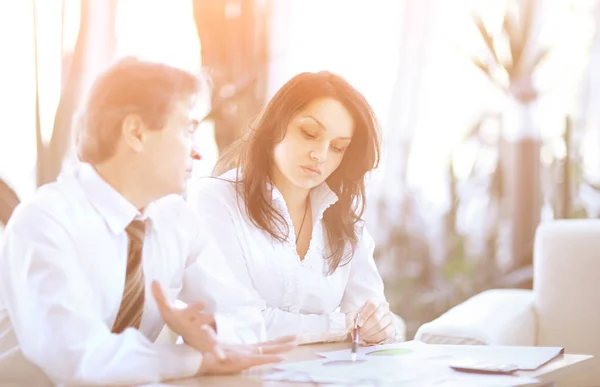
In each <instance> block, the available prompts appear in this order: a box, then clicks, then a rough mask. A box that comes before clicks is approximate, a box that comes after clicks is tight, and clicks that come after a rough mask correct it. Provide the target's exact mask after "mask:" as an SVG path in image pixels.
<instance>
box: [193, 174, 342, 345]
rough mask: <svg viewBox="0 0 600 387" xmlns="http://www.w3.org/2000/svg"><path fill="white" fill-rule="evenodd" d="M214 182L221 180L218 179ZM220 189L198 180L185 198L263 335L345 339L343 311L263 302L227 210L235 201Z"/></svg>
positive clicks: (307, 339)
mask: <svg viewBox="0 0 600 387" xmlns="http://www.w3.org/2000/svg"><path fill="white" fill-rule="evenodd" d="M218 183H219V184H223V182H221V181H219V182H218ZM224 191H225V190H224V189H223V186H222V185H218V184H201V185H199V186H198V187H196V189H195V190H194V191H193V192H191V194H190V196H189V197H188V200H189V201H190V203H191V204H192V205H193V206H194V208H195V210H196V211H197V213H198V214H200V216H201V217H202V218H203V224H204V225H205V226H204V228H205V231H204V234H205V235H207V236H208V237H209V238H210V239H212V240H213V241H214V243H215V244H216V245H217V246H218V248H219V250H220V253H221V254H222V255H221V256H222V262H223V263H224V264H225V265H226V266H228V267H229V268H230V270H231V272H232V273H233V275H234V276H235V278H236V284H239V286H241V287H242V288H243V289H244V293H243V294H244V297H245V298H247V300H248V302H249V303H252V304H253V305H254V306H255V307H256V308H258V309H259V311H260V312H261V314H262V318H263V320H264V324H265V328H266V333H267V337H268V338H269V339H273V338H277V337H281V336H287V335H295V336H297V338H298V342H299V343H311V342H323V341H340V340H344V339H346V338H347V336H348V331H347V329H346V321H345V314H344V313H339V312H332V313H327V314H302V313H294V312H288V311H285V310H282V309H280V308H273V307H269V306H267V305H266V302H265V301H264V299H263V298H262V297H261V296H260V294H259V293H258V291H257V290H256V288H255V287H254V285H253V284H252V279H251V277H250V274H249V272H248V268H247V266H246V257H245V256H244V252H243V250H242V247H241V244H240V239H239V238H240V234H239V232H238V230H237V228H236V224H235V222H234V218H233V217H232V212H231V211H234V210H235V209H236V207H235V206H237V202H236V200H235V198H234V197H233V195H232V194H231V193H229V192H224ZM230 295H236V293H230Z"/></svg>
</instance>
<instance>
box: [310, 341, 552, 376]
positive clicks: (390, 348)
mask: <svg viewBox="0 0 600 387" xmlns="http://www.w3.org/2000/svg"><path fill="white" fill-rule="evenodd" d="M562 353H563V348H560V347H512V346H487V345H445V344H444V345H437V344H425V343H423V342H420V341H407V342H404V343H397V344H386V345H376V346H372V347H361V348H359V349H358V352H357V358H358V359H365V358H372V357H377V358H384V357H388V358H389V357H393V358H398V359H400V358H407V359H413V360H416V359H421V360H423V361H426V360H427V359H429V360H434V359H438V360H441V359H444V358H445V359H475V360H478V361H485V362H490V363H498V364H514V365H515V366H517V367H518V368H519V369H520V370H523V371H530V370H535V369H538V368H539V367H541V366H542V365H544V364H546V363H547V362H549V361H550V360H552V359H554V358H555V357H557V356H558V355H560V354H562ZM318 355H320V356H323V357H325V358H327V359H330V360H347V359H350V349H344V350H341V351H333V352H321V353H319V354H318Z"/></svg>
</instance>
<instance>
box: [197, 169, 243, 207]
mask: <svg viewBox="0 0 600 387" xmlns="http://www.w3.org/2000/svg"><path fill="white" fill-rule="evenodd" d="M240 184H241V176H240V175H238V173H237V171H236V170H235V169H232V170H230V171H227V172H225V173H224V174H222V175H220V176H206V177H201V178H199V179H198V180H196V181H194V182H193V183H192V184H191V186H190V191H189V196H190V197H192V198H196V199H203V200H210V199H218V200H225V201H229V200H232V199H236V196H237V192H239V190H240Z"/></svg>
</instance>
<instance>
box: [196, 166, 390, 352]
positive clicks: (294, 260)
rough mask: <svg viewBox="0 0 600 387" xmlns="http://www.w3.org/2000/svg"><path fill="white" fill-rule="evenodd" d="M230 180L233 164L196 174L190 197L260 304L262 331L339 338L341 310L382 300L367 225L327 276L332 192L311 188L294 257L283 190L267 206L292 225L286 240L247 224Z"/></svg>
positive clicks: (322, 187) (314, 338) (274, 192)
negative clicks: (304, 236) (301, 250)
mask: <svg viewBox="0 0 600 387" xmlns="http://www.w3.org/2000/svg"><path fill="white" fill-rule="evenodd" d="M235 178H236V173H235V170H232V171H229V172H227V173H225V174H224V175H222V176H221V177H220V178H202V179H200V180H198V181H197V183H196V185H195V187H193V188H192V189H191V190H190V195H189V196H188V200H189V201H190V203H191V204H192V205H193V206H195V207H196V208H197V209H198V211H199V213H200V216H201V217H204V218H205V220H206V222H204V224H205V225H206V226H207V229H206V230H205V232H206V233H207V234H209V235H210V236H211V237H212V238H213V239H214V240H215V242H216V243H217V245H218V246H219V247H220V248H221V250H222V252H223V253H224V254H223V256H224V257H225V259H226V260H227V263H228V264H229V266H230V267H231V269H232V270H233V271H234V273H235V275H236V276H237V277H238V278H239V280H240V281H241V283H242V284H243V285H244V286H246V287H247V288H248V289H249V290H250V291H251V293H252V294H253V295H254V296H255V297H256V299H257V300H260V301H261V302H262V314H263V316H264V318H265V322H266V327H267V333H268V336H269V337H271V338H274V337H279V336H283V335H297V336H298V339H299V341H301V342H303V343H308V342H319V341H339V340H344V339H345V338H346V337H347V334H348V331H347V328H346V322H345V313H348V312H355V311H357V310H359V309H360V307H362V305H363V304H364V303H365V302H366V301H367V300H369V299H380V300H384V299H385V296H384V292H383V282H382V280H381V276H380V275H379V273H378V271H377V268H376V266H375V262H374V260H373V250H374V246H375V245H374V242H373V239H372V238H371V236H370V235H369V233H368V232H367V230H366V229H365V228H362V231H361V232H360V237H359V241H358V245H357V247H356V250H355V252H354V256H353V257H352V259H351V260H350V262H349V263H347V264H346V265H343V266H340V267H338V268H337V269H336V271H335V272H334V273H333V274H332V275H328V274H327V271H328V263H327V261H326V260H325V257H326V254H325V235H326V234H325V233H324V229H323V221H322V218H323V213H324V212H325V210H326V209H327V208H328V207H329V206H331V205H332V204H334V203H335V202H336V201H337V200H338V198H337V196H336V194H335V193H334V192H333V191H331V189H330V188H329V187H328V186H327V184H325V183H323V184H322V185H320V186H319V187H316V188H315V189H313V190H312V192H311V194H310V200H311V206H312V219H313V231H312V239H311V242H310V245H309V249H308V252H307V253H306V255H305V258H304V260H300V257H299V256H298V254H297V252H296V241H295V233H294V226H293V224H292V221H291V218H290V215H289V212H288V210H287V207H286V204H285V201H284V198H283V196H282V195H281V193H280V192H279V191H278V190H277V189H276V188H275V187H273V189H272V204H273V206H274V207H275V208H276V209H277V210H278V211H279V212H280V213H281V214H282V215H283V216H284V218H285V220H286V221H287V223H288V225H289V228H290V233H289V237H288V239H287V240H286V241H285V242H279V241H277V240H275V239H273V238H272V237H271V236H270V235H269V234H268V233H266V232H264V231H263V230H261V229H259V228H258V227H256V226H255V225H253V224H252V223H251V221H250V220H249V218H248V216H247V214H246V209H245V206H244V201H243V200H242V198H241V196H238V195H236V189H235V184H234V183H232V181H234V180H235ZM225 180H229V181H225Z"/></svg>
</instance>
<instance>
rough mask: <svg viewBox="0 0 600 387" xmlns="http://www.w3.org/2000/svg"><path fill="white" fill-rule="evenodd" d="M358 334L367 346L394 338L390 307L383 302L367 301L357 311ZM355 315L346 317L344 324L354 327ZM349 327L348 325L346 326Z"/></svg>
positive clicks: (394, 329) (394, 328)
mask: <svg viewBox="0 0 600 387" xmlns="http://www.w3.org/2000/svg"><path fill="white" fill-rule="evenodd" d="M359 313H360V317H359V319H358V327H359V330H358V332H359V334H360V338H361V340H362V341H364V342H365V343H367V344H377V343H380V342H382V341H384V340H386V339H388V338H390V337H392V336H394V334H395V331H396V327H395V325H394V316H393V314H392V312H390V306H389V304H388V303H387V302H385V301H378V300H369V301H367V302H366V303H365V304H364V305H363V306H362V308H361V309H360V310H359ZM355 316H356V313H349V314H347V315H346V324H347V325H348V324H349V323H351V324H352V326H353V325H354V317H355ZM348 326H350V325H348Z"/></svg>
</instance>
